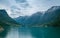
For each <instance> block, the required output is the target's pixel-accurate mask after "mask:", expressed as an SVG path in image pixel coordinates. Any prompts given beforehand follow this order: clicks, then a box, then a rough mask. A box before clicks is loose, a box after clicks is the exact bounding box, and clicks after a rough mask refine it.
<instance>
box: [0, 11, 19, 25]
mask: <svg viewBox="0 0 60 38" xmlns="http://www.w3.org/2000/svg"><path fill="white" fill-rule="evenodd" d="M0 22H2V23H6V24H13V25H15V24H16V25H19V24H18V23H17V22H16V21H15V20H13V19H12V18H11V17H9V15H8V14H7V12H6V11H5V10H0Z"/></svg>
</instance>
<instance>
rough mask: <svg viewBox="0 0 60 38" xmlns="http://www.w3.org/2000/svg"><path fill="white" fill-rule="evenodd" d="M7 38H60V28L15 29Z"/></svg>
mask: <svg viewBox="0 0 60 38" xmlns="http://www.w3.org/2000/svg"><path fill="white" fill-rule="evenodd" d="M5 38H60V27H46V28H45V27H31V28H27V27H18V28H16V27H13V28H11V30H10V31H9V32H8V33H7V35H6V37H5Z"/></svg>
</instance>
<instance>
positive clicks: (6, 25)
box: [0, 9, 20, 38]
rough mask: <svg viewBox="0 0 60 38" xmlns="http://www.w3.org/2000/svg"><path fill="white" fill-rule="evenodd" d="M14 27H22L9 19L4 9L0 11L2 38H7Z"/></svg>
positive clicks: (0, 34) (0, 32)
mask: <svg viewBox="0 0 60 38" xmlns="http://www.w3.org/2000/svg"><path fill="white" fill-rule="evenodd" d="M13 26H14V27H15V26H20V24H19V23H17V22H16V21H15V20H13V19H12V18H11V17H9V16H8V14H7V12H6V11H5V10H4V9H0V38H5V36H6V35H7V33H8V31H9V30H10V29H11V27H13Z"/></svg>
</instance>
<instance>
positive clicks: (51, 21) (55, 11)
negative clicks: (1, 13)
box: [15, 6, 60, 27]
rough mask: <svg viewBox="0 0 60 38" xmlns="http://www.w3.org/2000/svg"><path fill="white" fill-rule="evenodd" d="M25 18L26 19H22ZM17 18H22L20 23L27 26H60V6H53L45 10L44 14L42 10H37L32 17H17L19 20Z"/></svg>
mask: <svg viewBox="0 0 60 38" xmlns="http://www.w3.org/2000/svg"><path fill="white" fill-rule="evenodd" d="M22 18H24V19H22ZM17 19H20V20H19V21H21V19H22V21H23V22H22V21H21V22H19V23H22V24H24V25H25V26H26V25H27V26H34V27H35V26H38V27H42V26H44V27H47V26H53V27H55V26H56V27H57V26H59V27H60V6H53V7H51V8H50V9H48V10H47V11H45V14H42V12H37V13H35V14H33V15H31V16H30V17H28V16H27V17H22V16H21V17H19V18H15V20H16V21H17ZM17 22H18V21H17Z"/></svg>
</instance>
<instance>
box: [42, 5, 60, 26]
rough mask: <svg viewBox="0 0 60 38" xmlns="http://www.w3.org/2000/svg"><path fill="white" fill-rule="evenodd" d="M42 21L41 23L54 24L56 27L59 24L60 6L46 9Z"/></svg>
mask: <svg viewBox="0 0 60 38" xmlns="http://www.w3.org/2000/svg"><path fill="white" fill-rule="evenodd" d="M42 20H43V23H52V24H54V26H55V25H56V26H57V25H58V24H57V23H59V22H60V6H53V7H51V8H50V9H48V10H47V11H46V12H45V14H44V16H43V18H42ZM52 24H51V25H52Z"/></svg>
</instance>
